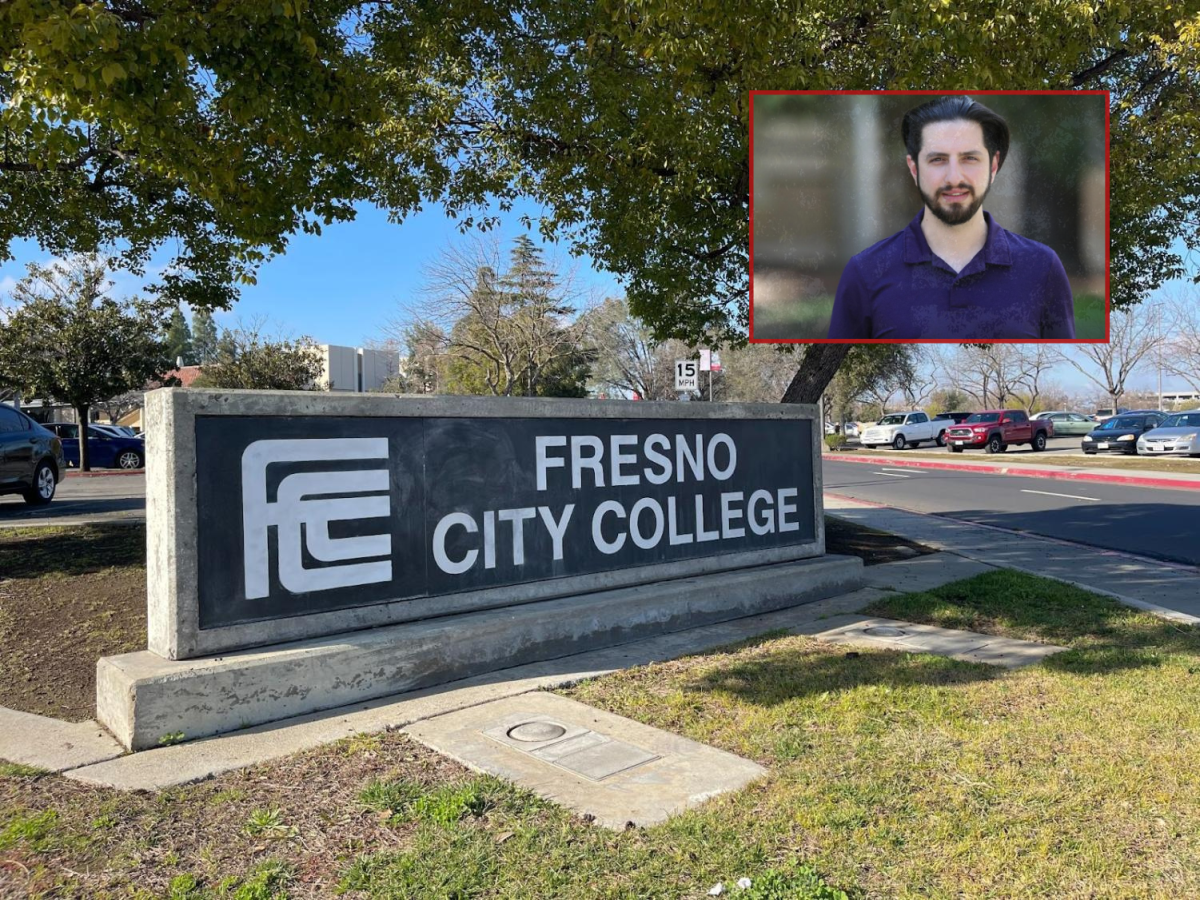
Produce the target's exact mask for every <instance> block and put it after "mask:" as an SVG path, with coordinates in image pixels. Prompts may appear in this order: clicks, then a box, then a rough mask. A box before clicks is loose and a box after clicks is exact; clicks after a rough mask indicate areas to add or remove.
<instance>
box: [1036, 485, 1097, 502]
mask: <svg viewBox="0 0 1200 900" xmlns="http://www.w3.org/2000/svg"><path fill="white" fill-rule="evenodd" d="M1021 493H1022V494H1045V495H1046V496H1047V497H1066V498H1067V499H1068V500H1091V501H1092V502H1093V503H1100V502H1101V500H1100V498H1099V497H1077V496H1075V495H1074V494H1056V493H1054V492H1053V491H1027V490H1025V488H1021Z"/></svg>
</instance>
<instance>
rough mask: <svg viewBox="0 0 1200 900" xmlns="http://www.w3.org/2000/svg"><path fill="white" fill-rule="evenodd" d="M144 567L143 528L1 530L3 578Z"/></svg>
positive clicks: (99, 527)
mask: <svg viewBox="0 0 1200 900" xmlns="http://www.w3.org/2000/svg"><path fill="white" fill-rule="evenodd" d="M145 564H146V528H145V526H143V525H109V526H105V525H84V526H78V527H70V528H64V529H63V530H61V531H59V530H56V529H54V528H30V529H12V530H0V578H40V577H41V576H43V575H85V574H87V573H89V572H99V571H102V570H104V569H110V568H114V567H126V566H144V565H145Z"/></svg>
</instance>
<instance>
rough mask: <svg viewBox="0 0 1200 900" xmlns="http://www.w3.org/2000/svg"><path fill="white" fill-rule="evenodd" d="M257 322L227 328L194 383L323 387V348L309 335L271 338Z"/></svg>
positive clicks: (279, 388) (269, 387)
mask: <svg viewBox="0 0 1200 900" xmlns="http://www.w3.org/2000/svg"><path fill="white" fill-rule="evenodd" d="M262 328H263V326H262V324H261V323H255V324H251V325H245V326H242V327H239V328H234V329H230V330H227V331H224V332H223V333H222V334H221V338H220V340H219V341H218V344H217V346H218V351H217V358H216V361H215V362H213V363H210V364H208V365H206V366H204V368H203V370H202V371H201V373H200V376H199V377H198V378H197V379H196V380H195V381H193V382H192V387H207V388H245V389H251V390H262V391H313V390H322V386H321V385H320V383H319V379H320V377H321V373H322V370H323V368H324V366H323V363H322V360H321V351H320V348H319V347H318V346H317V344H316V343H315V342H314V341H313V340H312V339H311V338H308V337H301V338H298V339H296V340H289V339H282V338H278V339H272V338H269V337H267V336H265V335H264V334H263V333H262Z"/></svg>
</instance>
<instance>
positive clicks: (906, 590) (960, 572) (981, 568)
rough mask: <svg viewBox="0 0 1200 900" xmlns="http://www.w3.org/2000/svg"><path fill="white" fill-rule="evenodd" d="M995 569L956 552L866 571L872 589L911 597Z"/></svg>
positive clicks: (867, 581)
mask: <svg viewBox="0 0 1200 900" xmlns="http://www.w3.org/2000/svg"><path fill="white" fill-rule="evenodd" d="M992 568H993V567H992V566H990V565H988V564H987V563H982V562H978V561H976V560H973V559H966V558H964V557H962V556H958V555H957V554H954V553H932V554H929V555H928V556H918V557H917V558H915V559H906V560H902V561H901V562H894V563H888V564H887V565H884V566H871V567H870V568H868V569H865V570H864V571H863V581H864V583H865V584H866V585H867V586H869V587H875V588H883V589H884V590H890V591H899V592H900V593H902V594H910V593H915V592H917V591H929V590H933V589H934V588H938V587H941V586H942V585H943V584H949V583H950V582H952V581H961V580H963V579H964V578H973V577H975V576H976V575H979V574H981V573H983V572H989V571H991V570H992Z"/></svg>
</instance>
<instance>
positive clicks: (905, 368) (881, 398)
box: [822, 344, 915, 424]
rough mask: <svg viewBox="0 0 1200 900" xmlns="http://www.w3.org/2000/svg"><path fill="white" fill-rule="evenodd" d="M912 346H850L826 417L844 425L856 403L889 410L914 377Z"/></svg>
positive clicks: (831, 390)
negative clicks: (895, 396)
mask: <svg viewBox="0 0 1200 900" xmlns="http://www.w3.org/2000/svg"><path fill="white" fill-rule="evenodd" d="M914 358H915V357H914V352H913V345H912V344H858V345H855V346H851V347H850V350H849V352H848V353H847V354H846V357H845V360H844V362H843V364H842V365H841V367H840V368H839V369H838V371H837V374H836V375H835V376H834V377H833V378H832V379H831V383H830V385H829V390H828V391H827V392H826V395H825V406H826V409H824V410H822V412H823V414H824V415H825V416H826V417H829V416H832V417H833V420H834V421H835V422H837V423H839V424H840V423H842V422H845V421H846V419H847V418H848V416H849V413H850V408H851V406H853V405H854V404H855V403H857V402H859V401H861V400H863V399H864V398H869V399H870V400H872V401H874V403H875V404H877V405H878V406H879V407H880V408H881V409H883V410H886V401H887V399H888V398H889V397H891V395H892V394H894V393H896V391H897V390H899V388H900V386H901V385H903V384H905V383H907V382H909V381H911V380H912V377H913V363H914Z"/></svg>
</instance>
